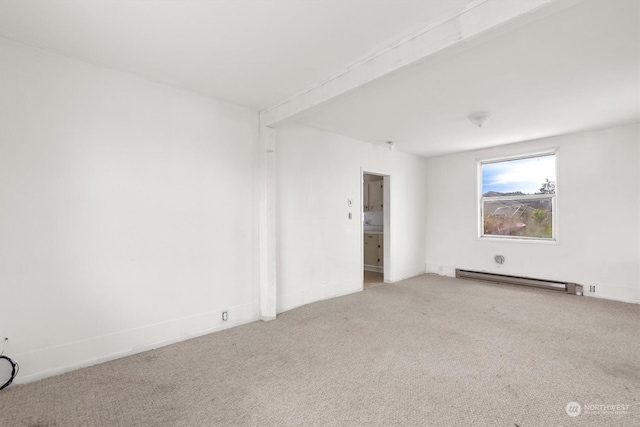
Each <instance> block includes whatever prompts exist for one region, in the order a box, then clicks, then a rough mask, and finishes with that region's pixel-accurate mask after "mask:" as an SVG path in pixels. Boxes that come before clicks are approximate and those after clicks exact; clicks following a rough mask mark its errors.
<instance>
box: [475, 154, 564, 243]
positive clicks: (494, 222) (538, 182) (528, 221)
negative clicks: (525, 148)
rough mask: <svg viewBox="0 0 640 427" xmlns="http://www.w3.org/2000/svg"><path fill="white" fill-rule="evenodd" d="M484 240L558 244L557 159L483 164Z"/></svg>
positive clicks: (549, 156) (545, 157)
mask: <svg viewBox="0 0 640 427" xmlns="http://www.w3.org/2000/svg"><path fill="white" fill-rule="evenodd" d="M480 173H481V180H482V181H481V184H482V185H481V194H480V230H481V237H492V238H507V239H533V240H555V237H556V227H555V218H554V212H555V204H556V155H555V153H546V154H541V155H536V156H531V157H520V158H517V159H502V160H491V161H483V162H480Z"/></svg>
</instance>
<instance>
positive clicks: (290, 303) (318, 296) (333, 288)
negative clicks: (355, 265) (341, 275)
mask: <svg viewBox="0 0 640 427" xmlns="http://www.w3.org/2000/svg"><path fill="white" fill-rule="evenodd" d="M362 289H363V283H362V279H352V280H345V281H342V282H337V283H329V284H326V285H321V286H316V287H313V288H307V289H302V290H300V291H298V292H293V293H289V294H284V295H278V308H277V312H278V313H283V312H285V311H289V310H293V309H294V308H297V307H301V306H303V305H306V304H311V303H313V302H317V301H322V300H325V299H329V298H335V297H339V296H343V295H348V294H352V293H354V292H360V291H361V290H362Z"/></svg>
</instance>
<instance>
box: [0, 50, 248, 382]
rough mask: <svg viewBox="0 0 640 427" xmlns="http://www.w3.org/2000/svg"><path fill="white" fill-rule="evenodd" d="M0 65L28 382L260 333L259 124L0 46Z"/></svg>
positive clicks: (7, 226) (195, 99) (9, 257)
mask: <svg viewBox="0 0 640 427" xmlns="http://www.w3.org/2000/svg"><path fill="white" fill-rule="evenodd" d="M0 58H1V59H0V299H1V303H0V306H1V309H0V337H5V336H6V337H9V338H10V341H9V345H8V346H7V349H6V353H7V354H9V355H10V356H12V357H13V358H15V359H16V360H17V361H18V362H19V363H20V367H21V369H20V376H19V381H26V380H33V379H36V378H40V377H43V376H46V375H50V374H53V373H57V372H62V371H64V370H68V369H71V368H75V367H78V366H82V365H86V364H90V363H92V362H95V361H99V360H105V359H109V358H113V357H115V356H118V355H123V354H127V353H131V352H133V351H140V350H143V349H146V348H150V347H153V346H155V345H158V344H160V343H167V342H171V341H175V340H179V339H184V338H187V337H190V336H194V335H198V334H201V333H205V332H207V331H213V330H216V329H220V328H222V327H223V325H222V323H221V319H220V311H221V310H222V309H229V310H230V314H229V316H230V320H229V322H227V323H225V324H224V326H225V327H227V326H230V325H234V324H238V323H242V322H247V321H251V320H255V319H258V318H259V304H258V299H259V294H258V285H257V273H256V269H257V250H258V245H257V193H256V189H257V188H258V186H257V182H258V181H257V179H258V177H257V176H256V174H255V173H254V171H255V170H256V169H257V144H258V139H257V137H258V135H257V130H258V116H257V114H256V113H255V112H252V111H249V110H247V109H245V108H241V107H237V106H233V105H228V104H223V103H219V102H216V101H214V100H211V99H208V98H205V97H201V96H199V95H196V94H192V93H187V92H183V91H179V90H176V89H173V88H170V87H166V86H163V85H159V84H155V83H151V82H148V81H146V80H143V79H139V78H137V77H134V76H131V75H127V74H124V73H120V72H117V71H113V70H108V69H104V68H100V67H97V66H93V65H90V64H86V63H83V62H80V61H76V60H74V59H70V58H67V57H63V56H59V55H56V54H52V53H47V52H45V51H42V50H38V49H34V48H31V47H26V46H23V45H21V44H17V43H14V42H11V41H7V40H5V39H1V38H0Z"/></svg>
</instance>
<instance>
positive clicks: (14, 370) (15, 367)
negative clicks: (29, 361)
mask: <svg viewBox="0 0 640 427" xmlns="http://www.w3.org/2000/svg"><path fill="white" fill-rule="evenodd" d="M0 359H5V360H6V361H7V362H9V363H10V364H11V377H10V378H9V381H7V382H6V383H4V384H2V386H0V390H2V389H4V388H6V387H9V385H11V383H12V382H13V380H14V378H15V377H16V376H18V371H19V370H20V366H18V363H16V361H15V360H13V359H12V358H10V357H7V356H5V355H3V354H0Z"/></svg>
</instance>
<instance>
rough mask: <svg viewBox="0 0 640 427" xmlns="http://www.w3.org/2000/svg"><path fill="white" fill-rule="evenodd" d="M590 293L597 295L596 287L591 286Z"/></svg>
mask: <svg viewBox="0 0 640 427" xmlns="http://www.w3.org/2000/svg"><path fill="white" fill-rule="evenodd" d="M589 292H591V293H593V294H595V293H596V285H589Z"/></svg>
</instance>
